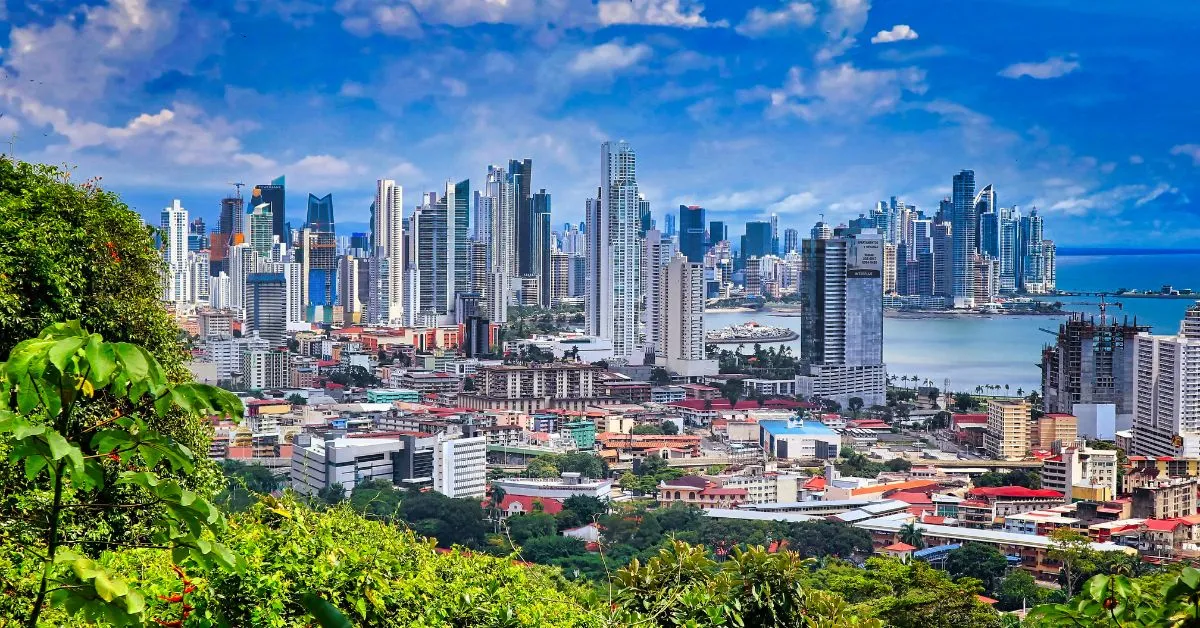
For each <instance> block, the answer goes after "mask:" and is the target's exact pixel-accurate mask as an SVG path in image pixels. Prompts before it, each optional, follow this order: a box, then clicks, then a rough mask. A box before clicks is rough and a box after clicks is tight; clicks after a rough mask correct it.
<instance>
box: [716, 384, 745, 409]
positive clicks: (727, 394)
mask: <svg viewBox="0 0 1200 628" xmlns="http://www.w3.org/2000/svg"><path fill="white" fill-rule="evenodd" d="M742 393H743V384H742V380H740V379H731V380H729V381H727V382H725V383H724V384H722V385H721V396H722V397H724V398H725V399H727V400H729V404H730V405H737V402H738V400H739V399H741V398H742Z"/></svg>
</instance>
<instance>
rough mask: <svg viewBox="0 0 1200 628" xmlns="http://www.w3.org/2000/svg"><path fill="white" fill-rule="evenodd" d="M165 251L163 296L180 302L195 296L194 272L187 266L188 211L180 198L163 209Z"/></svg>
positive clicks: (168, 299) (162, 223)
mask: <svg viewBox="0 0 1200 628" xmlns="http://www.w3.org/2000/svg"><path fill="white" fill-rule="evenodd" d="M159 228H160V229H161V230H162V255H163V261H164V262H165V263H166V268H165V269H164V271H163V272H164V275H163V296H162V298H163V300H164V301H171V302H174V303H177V304H183V303H189V302H191V300H192V288H191V286H192V282H191V273H190V272H189V268H188V212H187V210H186V209H184V208H183V205H182V204H181V203H180V201H179V199H175V200H173V201H171V206H170V207H166V208H164V209H163V210H162V218H161V220H160V221H159Z"/></svg>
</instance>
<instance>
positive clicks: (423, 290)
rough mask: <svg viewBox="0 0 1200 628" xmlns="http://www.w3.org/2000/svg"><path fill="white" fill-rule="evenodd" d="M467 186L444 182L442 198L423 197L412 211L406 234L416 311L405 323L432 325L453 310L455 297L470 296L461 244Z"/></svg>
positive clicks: (465, 246) (465, 255)
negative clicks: (410, 250) (410, 246)
mask: <svg viewBox="0 0 1200 628" xmlns="http://www.w3.org/2000/svg"><path fill="white" fill-rule="evenodd" d="M470 197H471V191H470V182H469V181H460V182H458V183H453V182H450V181H447V182H446V194H445V195H444V196H442V197H441V198H438V196H437V194H436V193H433V192H431V193H429V194H426V195H425V202H424V203H423V204H422V205H421V206H420V207H418V208H417V209H416V211H415V212H413V215H412V218H411V225H412V227H411V232H412V243H413V256H412V261H413V270H414V279H415V282H416V283H415V284H414V285H413V286H411V289H412V291H413V301H414V302H415V303H416V306H417V311H416V312H415V313H414V314H413V315H410V317H409V319H410V324H413V325H423V326H434V325H439V324H442V323H443V322H445V320H444V318H445V317H446V316H448V315H449V314H450V313H451V312H453V311H454V306H455V295H456V294H458V293H465V292H470V286H471V262H470V250H469V246H468V241H467V222H468V221H469V220H470Z"/></svg>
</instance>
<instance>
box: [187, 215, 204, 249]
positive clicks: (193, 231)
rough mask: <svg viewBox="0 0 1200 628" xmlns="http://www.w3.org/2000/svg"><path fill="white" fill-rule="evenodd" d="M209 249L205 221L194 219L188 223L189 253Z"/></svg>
mask: <svg viewBox="0 0 1200 628" xmlns="http://www.w3.org/2000/svg"><path fill="white" fill-rule="evenodd" d="M207 248H208V232H207V231H206V229H205V227H204V219H203V218H196V219H193V220H192V221H191V222H190V223H188V251H202V250H205V249H207Z"/></svg>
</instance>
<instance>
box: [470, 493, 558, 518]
mask: <svg viewBox="0 0 1200 628" xmlns="http://www.w3.org/2000/svg"><path fill="white" fill-rule="evenodd" d="M514 503H516V504H521V510H523V511H524V512H526V513H531V512H534V507H533V505H534V503H540V504H541V505H542V512H545V513H546V514H550V515H557V514H558V513H560V512H562V509H563V503H562V502H560V501H558V500H557V499H552V498H550V497H531V496H529V495H505V496H504V499H502V500H500V509H501V510H509V508H510V507H511V506H512V505H513V504H514ZM483 505H484V507H485V508H486V507H488V506H490V504H488V503H487V502H486V501H484V502H483Z"/></svg>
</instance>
